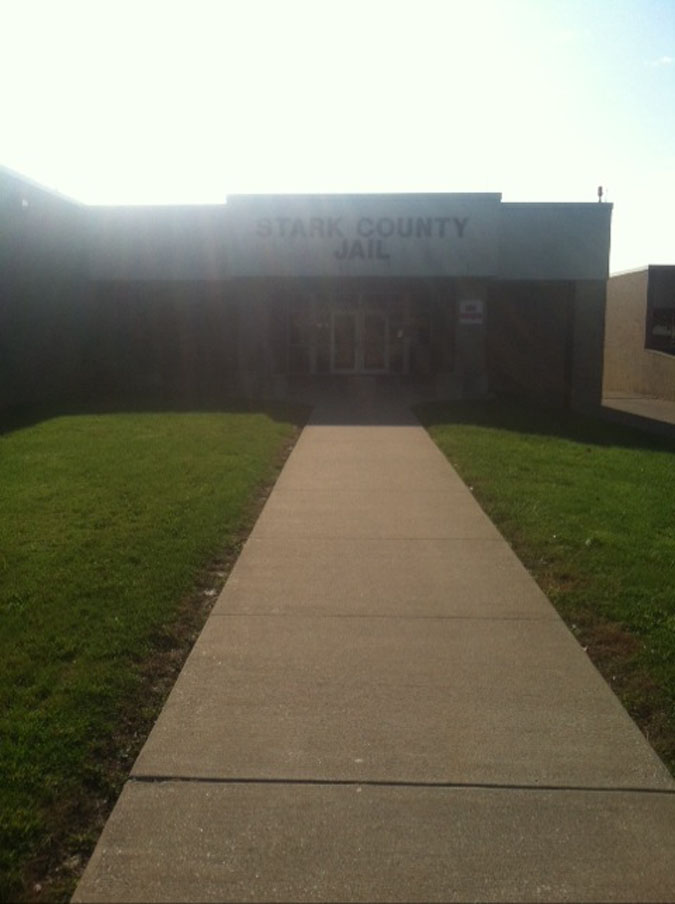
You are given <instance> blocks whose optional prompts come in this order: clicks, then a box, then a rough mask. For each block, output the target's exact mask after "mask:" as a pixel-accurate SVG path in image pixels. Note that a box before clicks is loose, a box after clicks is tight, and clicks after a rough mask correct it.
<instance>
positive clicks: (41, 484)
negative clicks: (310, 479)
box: [0, 406, 306, 901]
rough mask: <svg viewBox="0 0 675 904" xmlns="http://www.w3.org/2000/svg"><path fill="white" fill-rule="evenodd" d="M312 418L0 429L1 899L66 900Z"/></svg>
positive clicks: (103, 420)
mask: <svg viewBox="0 0 675 904" xmlns="http://www.w3.org/2000/svg"><path fill="white" fill-rule="evenodd" d="M305 416H306V411H304V410H298V409H293V410H291V409H283V408H280V407H270V406H265V407H264V408H261V409H258V410H247V406H242V408H241V410H238V409H236V408H234V407H233V408H232V409H231V410H229V411H220V412H208V413H199V412H194V413H170V412H166V413H148V414H145V413H123V414H103V415H80V416H60V417H53V418H50V419H45V420H42V421H38V422H36V423H34V424H33V425H32V426H29V427H24V428H22V429H15V430H13V431H12V432H7V433H5V434H2V435H0V495H1V500H2V520H1V522H0V654H1V655H0V663H2V665H1V666H0V699H1V701H2V706H1V708H0V900H11V901H15V900H30V899H36V900H64V899H68V898H69V896H70V894H71V893H72V890H73V888H74V885H75V882H76V880H77V877H78V875H79V873H80V872H81V869H82V868H83V866H84V864H85V863H86V861H87V859H88V856H89V854H90V853H91V850H92V849H93V845H94V844H95V842H96V839H97V837H98V834H99V833H100V830H101V828H102V826H103V823H104V821H105V818H106V816H107V814H108V813H109V811H110V809H111V808H112V806H113V804H114V802H115V800H116V799H117V796H118V794H119V792H120V790H121V787H122V784H123V782H124V780H125V778H126V776H127V773H128V770H129V768H130V767H131V765H132V764H133V761H134V759H135V757H136V755H137V753H138V750H139V749H140V746H141V744H142V743H143V740H144V738H145V736H146V734H147V732H148V731H149V729H150V727H151V726H152V724H153V722H154V719H155V718H156V715H157V713H158V712H159V709H160V708H161V705H162V703H163V700H164V699H165V697H166V694H167V693H168V691H169V690H170V688H171V686H172V684H173V682H174V680H175V677H176V675H177V673H178V671H179V670H180V668H181V665H182V663H183V661H184V659H185V657H186V656H187V653H188V652H189V650H190V648H191V646H192V643H193V642H194V639H195V638H196V636H197V634H198V632H199V630H200V629H201V626H202V624H203V622H204V621H205V619H206V616H207V614H208V611H209V609H210V607H211V605H212V603H213V602H214V600H215V598H216V596H217V592H218V589H219V588H220V587H221V586H222V584H223V583H224V580H225V577H226V574H227V571H228V570H229V567H230V566H231V564H232V563H233V562H234V560H235V559H236V556H237V554H238V550H239V549H240V547H241V544H242V542H243V540H244V539H245V537H246V535H247V534H248V532H249V531H250V529H251V527H252V525H253V523H254V521H255V518H256V517H257V513H258V511H259V509H260V507H261V506H262V504H263V502H264V498H265V497H266V495H267V492H268V491H269V489H270V487H271V486H272V485H273V483H274V480H275V478H276V476H277V474H278V472H279V469H280V467H281V465H282V463H283V461H284V460H285V458H286V457H287V455H288V453H289V451H290V448H291V446H292V445H293V443H294V442H295V439H296V438H297V435H298V433H299V429H300V426H301V423H302V421H303V419H304V417H305Z"/></svg>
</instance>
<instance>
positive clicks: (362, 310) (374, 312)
mask: <svg viewBox="0 0 675 904" xmlns="http://www.w3.org/2000/svg"><path fill="white" fill-rule="evenodd" d="M366 298H367V296H364V295H362V294H360V295H358V296H356V305H355V306H354V307H344V306H340V305H338V306H336V307H334V308H332V309H331V312H330V371H331V373H332V374H337V375H340V374H346V375H349V374H352V375H353V374H387V373H389V314H388V313H387V312H386V311H382V310H379V309H378V308H375V307H373V306H369V305H368V304H365V305H364V301H365V299H366ZM345 316H346V317H351V318H352V319H353V321H354V367H353V368H346V367H336V366H335V319H336V317H345ZM367 316H374V317H378V318H380V319H381V320H382V322H383V323H384V338H383V349H382V351H383V356H384V367H381V368H380V367H369V368H366V366H365V348H364V346H365V332H366V329H365V318H366V317H367Z"/></svg>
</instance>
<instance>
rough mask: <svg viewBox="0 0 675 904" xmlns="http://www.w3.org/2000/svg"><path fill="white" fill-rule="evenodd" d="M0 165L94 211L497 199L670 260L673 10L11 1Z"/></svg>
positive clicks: (5, 8)
mask: <svg viewBox="0 0 675 904" xmlns="http://www.w3.org/2000/svg"><path fill="white" fill-rule="evenodd" d="M0 12H2V19H1V21H2V27H3V41H2V52H1V53H0V101H1V108H0V109H1V110H2V115H1V116H0V163H4V164H5V165H7V166H9V167H11V168H12V169H15V170H18V171H19V172H22V173H24V174H26V175H28V176H30V177H31V178H33V179H35V180H36V181H38V182H42V183H44V184H45V185H48V186H51V187H53V188H57V189H59V190H60V191H62V192H64V193H65V194H68V195H71V196H72V197H75V198H77V199H79V200H82V201H85V202H87V203H114V204H125V203H176V202H181V203H204V202H220V201H223V200H224V199H225V197H226V196H227V194H232V193H237V192H346V191H350V192H374V191H385V192H397V191H499V192H502V194H503V197H504V200H506V201H535V200H548V201H595V200H596V189H597V186H598V185H599V184H602V185H604V186H605V188H606V199H607V200H608V201H611V202H612V203H613V204H614V216H613V231H612V256H611V269H612V271H613V272H616V271H618V270H623V269H627V268H630V267H637V266H642V265H645V264H648V263H651V264H659V263H673V264H675V228H674V227H673V225H672V219H673V213H674V212H675V0H581V2H577V0H492V2H488V0H463V2H455V0H444V2H433V0H406V2H399V0H384V2H379V0H356V2H352V0H340V2H327V0H313V2H301V0H277V2H261V0H236V2H234V0H233V2H227V0H222V2H204V0H190V2H179V0H162V2H154V0H135V2H132V3H130V2H126V0H114V2H107V0H106V2H103V0H86V2H74V0H45V2H36V0H0Z"/></svg>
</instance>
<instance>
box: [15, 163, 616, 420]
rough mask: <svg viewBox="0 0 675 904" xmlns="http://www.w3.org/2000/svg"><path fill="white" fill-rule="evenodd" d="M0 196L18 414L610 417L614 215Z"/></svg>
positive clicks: (394, 199)
mask: <svg viewBox="0 0 675 904" xmlns="http://www.w3.org/2000/svg"><path fill="white" fill-rule="evenodd" d="M0 184H1V187H2V193H1V194H0V217H1V219H0V226H1V227H2V230H3V236H4V239H3V247H2V248H1V249H0V253H1V254H2V259H1V260H2V265H3V271H2V277H0V278H1V280H2V282H1V284H0V287H1V288H2V291H3V294H4V296H5V300H4V302H3V308H2V314H1V319H0V330H1V332H0V343H1V344H2V349H1V350H2V351H3V356H4V355H5V354H6V355H7V358H6V363H5V368H6V369H7V368H8V367H9V372H8V373H7V374H6V380H5V384H4V388H3V392H4V395H5V398H4V401H5V402H7V401H8V396H14V397H15V398H14V399H13V400H14V401H17V397H18V400H19V401H20V400H21V398H20V397H22V396H30V397H33V396H35V395H36V394H37V395H40V393H41V392H42V393H44V392H49V391H50V390H51V391H52V392H55V391H56V387H59V386H62V387H66V386H68V387H70V388H71V389H74V388H76V387H77V386H78V385H80V386H84V387H86V388H87V389H88V390H89V391H90V392H101V393H103V394H106V393H109V394H112V393H115V392H118V393H132V394H138V395H144V394H150V395H151V394H153V393H155V394H157V393H159V394H162V393H165V394H167V395H171V394H172V393H178V394H180V393H187V394H189V395H190V397H192V398H194V399H199V398H200V397H201V396H203V397H204V398H206V397H207V396H210V397H213V396H214V395H218V394H219V393H220V394H222V395H223V396H225V395H245V396H255V397H263V398H264V397H276V398H283V397H285V396H289V395H291V396H292V395H293V393H294V392H295V391H296V390H297V388H298V387H303V386H305V387H306V386H320V385H322V384H323V383H327V382H330V383H331V384H332V385H335V384H336V383H339V381H341V380H342V381H349V380H351V381H352V382H353V381H358V380H364V381H367V380H373V381H375V380H376V381H381V382H384V383H390V384H391V385H393V386H396V385H401V386H413V387H419V389H420V391H421V392H423V394H424V395H425V397H439V398H462V397H480V396H484V395H486V394H488V393H490V394H497V395H498V394H502V393H503V394H507V393H512V394H519V395H526V396H534V397H538V398H540V399H541V400H544V401H548V402H550V403H551V404H558V405H561V406H562V405H566V406H574V407H581V408H583V407H592V406H594V405H598V404H600V401H601V395H602V369H603V341H604V317H605V298H606V285H607V276H608V256H609V233H610V218H611V206H610V205H606V204H597V203H594V204H561V203H505V202H503V201H502V200H501V196H500V195H499V194H487V193H480V194H444V193H438V194H391V195H380V194H372V195H368V194H364V195H239V196H230V197H228V199H227V203H224V204H219V205H211V206H205V205H201V206H157V207H91V206H84V205H79V204H76V203H74V202H72V201H70V200H68V199H66V198H63V197H61V196H57V195H55V194H53V193H51V192H47V191H46V190H44V189H41V188H40V187H39V186H36V185H34V184H32V183H29V182H28V181H27V180H23V179H22V178H20V177H17V176H16V175H15V174H11V173H9V172H7V171H4V172H3V173H0ZM45 370H46V371H47V372H46V373H45ZM50 374H51V376H50ZM10 401H11V399H10Z"/></svg>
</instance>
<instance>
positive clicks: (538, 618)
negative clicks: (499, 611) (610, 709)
mask: <svg viewBox="0 0 675 904" xmlns="http://www.w3.org/2000/svg"><path fill="white" fill-rule="evenodd" d="M209 618H302V619H307V618H311V619H317V618H351V619H354V618H360V619H365V618H379V619H385V618H386V619H389V620H392V619H397V620H398V621H494V622H499V621H504V622H511V621H522V622H546V621H560V616H559V615H558V614H557V612H553V613H552V614H551V615H403V614H400V615H399V614H398V613H396V612H388V613H384V614H383V613H373V614H372V615H370V614H368V613H364V614H360V613H353V612H311V611H310V612H211V614H210V615H209Z"/></svg>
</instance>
